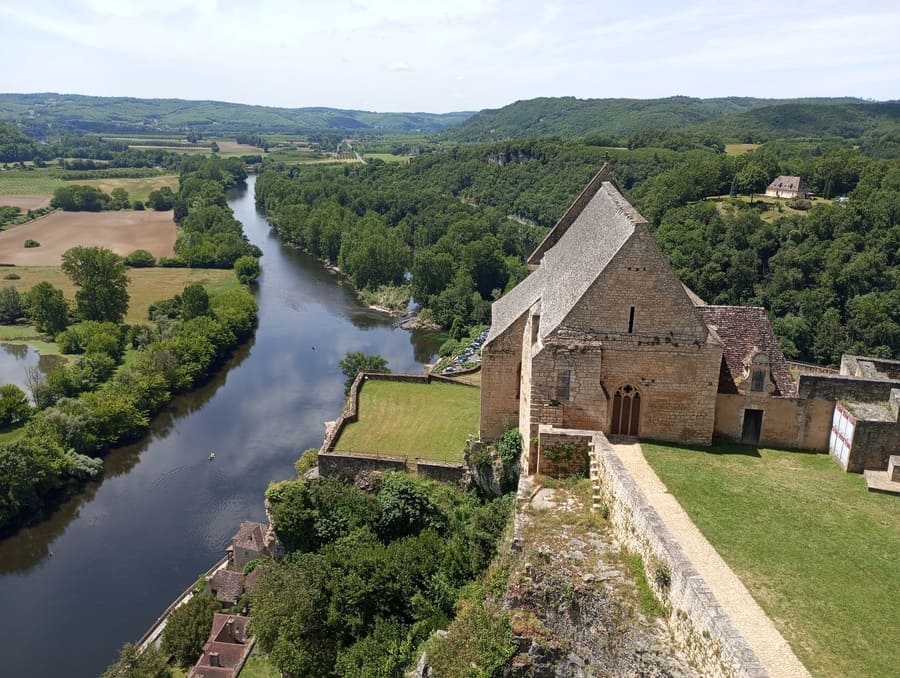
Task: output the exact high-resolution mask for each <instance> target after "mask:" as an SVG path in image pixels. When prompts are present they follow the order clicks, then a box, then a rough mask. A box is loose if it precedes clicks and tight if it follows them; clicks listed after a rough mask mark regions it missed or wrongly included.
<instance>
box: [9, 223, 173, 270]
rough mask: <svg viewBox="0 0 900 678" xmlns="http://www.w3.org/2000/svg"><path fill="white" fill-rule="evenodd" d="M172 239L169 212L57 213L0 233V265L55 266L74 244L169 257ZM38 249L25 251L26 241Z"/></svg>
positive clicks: (124, 252)
mask: <svg viewBox="0 0 900 678" xmlns="http://www.w3.org/2000/svg"><path fill="white" fill-rule="evenodd" d="M175 237H176V227H175V222H174V221H172V212H171V211H169V212H151V211H146V212H130V211H123V212H61V211H56V212H53V213H52V214H49V215H47V216H46V217H43V218H41V219H37V220H35V221H32V222H30V223H27V224H24V225H23V226H17V227H16V228H13V229H10V230H8V231H3V232H2V233H0V263H3V264H14V265H16V266H59V264H60V262H61V261H62V255H63V252H65V251H66V250H68V249H69V248H70V247H75V246H76V245H100V246H103V247H108V248H109V249H111V250H112V251H113V252H116V253H117V254H121V255H123V256H124V255H127V254H129V253H131V252H133V251H134V250H137V249H144V250H147V251H148V252H150V253H151V254H153V256H155V257H161V256H172V255H173V254H174V247H175ZM28 239H31V240H36V241H37V242H39V243H40V244H41V246H40V247H32V248H25V247H24V243H25V241H26V240H28Z"/></svg>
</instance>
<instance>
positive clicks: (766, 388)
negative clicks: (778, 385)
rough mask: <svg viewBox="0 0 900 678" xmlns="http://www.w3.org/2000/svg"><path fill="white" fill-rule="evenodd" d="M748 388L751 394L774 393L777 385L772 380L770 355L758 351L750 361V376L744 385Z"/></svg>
mask: <svg viewBox="0 0 900 678" xmlns="http://www.w3.org/2000/svg"><path fill="white" fill-rule="evenodd" d="M748 386H749V390H750V392H751V393H773V392H774V390H775V384H774V383H773V382H772V379H771V373H770V366H769V356H768V354H766V353H763V352H762V351H758V352H757V353H755V354H754V355H753V357H752V358H751V359H750V374H749V375H748V376H747V379H746V380H745V381H744V384H743V387H744V388H747V387H748Z"/></svg>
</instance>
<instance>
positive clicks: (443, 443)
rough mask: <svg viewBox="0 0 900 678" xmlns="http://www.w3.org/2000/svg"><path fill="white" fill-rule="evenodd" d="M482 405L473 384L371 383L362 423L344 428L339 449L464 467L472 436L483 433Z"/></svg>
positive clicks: (362, 398)
mask: <svg viewBox="0 0 900 678" xmlns="http://www.w3.org/2000/svg"><path fill="white" fill-rule="evenodd" d="M480 403H481V392H480V390H479V389H477V388H473V387H471V386H463V385H457V384H447V383H442V382H437V381H434V382H431V383H430V384H421V383H419V384H416V383H408V382H399V381H379V380H377V379H370V380H368V381H366V382H365V384H364V385H363V387H362V389H361V390H360V393H359V410H358V416H359V419H358V421H356V422H354V423H352V424H349V425H347V426H346V427H345V428H344V430H343V432H342V433H341V435H340V437H339V438H338V440H337V442H336V444H335V451H336V452H344V453H356V454H384V455H396V456H407V457H408V458H409V459H410V461H412V460H413V459H414V458H417V457H418V458H420V459H427V460H431V461H445V462H457V463H458V462H461V461H462V460H463V451H464V449H465V445H466V438H467V437H468V436H469V435H473V436H474V435H477V433H478V417H479V412H480Z"/></svg>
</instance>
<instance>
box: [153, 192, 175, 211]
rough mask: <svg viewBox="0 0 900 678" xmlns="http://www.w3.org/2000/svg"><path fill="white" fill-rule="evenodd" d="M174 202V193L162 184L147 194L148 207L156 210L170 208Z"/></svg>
mask: <svg viewBox="0 0 900 678" xmlns="http://www.w3.org/2000/svg"><path fill="white" fill-rule="evenodd" d="M174 204H175V193H174V192H173V191H172V189H171V188H169V187H168V186H163V187H162V188H160V189H158V190H155V191H150V195H148V196H147V205H148V206H149V207H150V209H154V210H156V211H157V212H165V211H166V210H170V209H172V207H173V205H174Z"/></svg>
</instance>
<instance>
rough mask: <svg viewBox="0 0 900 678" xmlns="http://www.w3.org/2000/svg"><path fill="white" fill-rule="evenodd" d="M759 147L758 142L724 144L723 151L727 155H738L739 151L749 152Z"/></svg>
mask: <svg viewBox="0 0 900 678" xmlns="http://www.w3.org/2000/svg"><path fill="white" fill-rule="evenodd" d="M757 148H759V144H725V153H726V154H727V155H740V154H741V153H749V152H750V151H755V150H756V149H757Z"/></svg>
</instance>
